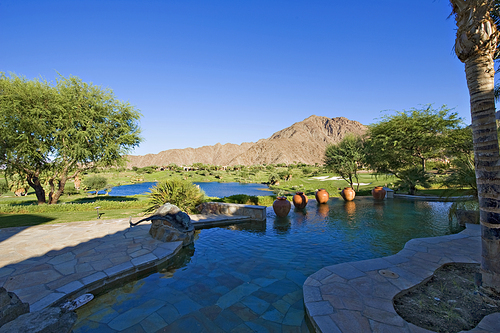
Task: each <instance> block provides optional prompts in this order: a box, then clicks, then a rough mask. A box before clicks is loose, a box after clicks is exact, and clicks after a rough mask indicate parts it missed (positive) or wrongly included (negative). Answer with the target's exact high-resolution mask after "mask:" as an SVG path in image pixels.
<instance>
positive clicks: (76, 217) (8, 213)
mask: <svg viewBox="0 0 500 333" xmlns="http://www.w3.org/2000/svg"><path fill="white" fill-rule="evenodd" d="M285 171H286V172H289V170H288V169H287V168H284V167H281V168H278V167H276V168H274V169H272V170H266V169H263V170H259V169H258V168H249V169H248V170H244V171H241V170H234V171H233V170H231V171H208V170H201V171H189V172H184V171H177V172H176V171H156V172H151V173H143V174H139V173H137V172H134V171H130V170H128V171H122V172H116V171H108V172H100V173H99V175H101V176H104V177H106V178H107V179H108V183H109V185H110V186H118V185H125V184H131V183H133V182H135V181H141V182H143V181H144V182H148V181H149V182H154V181H161V180H164V179H169V178H174V177H175V178H181V179H187V180H190V181H192V182H213V181H223V182H253V183H267V181H268V179H269V175H270V174H271V173H272V172H275V173H279V172H285ZM308 171H309V172H307V173H304V171H303V169H298V168H296V169H292V170H291V174H292V179H291V180H289V181H283V180H280V184H279V185H275V186H270V188H271V190H272V192H269V195H270V196H267V197H258V198H257V197H253V198H245V197H244V196H240V197H238V196H234V197H231V198H228V199H223V200H221V201H226V202H239V203H254V204H255V203H258V204H260V205H265V206H270V205H272V202H273V200H274V198H275V196H276V195H277V194H284V195H286V196H287V197H288V198H289V199H291V197H292V196H293V194H294V193H295V192H297V191H302V192H304V193H305V194H306V195H307V196H308V197H310V198H313V197H314V194H315V192H316V190H318V189H320V188H324V189H326V190H327V191H328V192H329V194H330V196H331V197H338V196H340V191H341V190H342V189H343V188H344V187H346V186H348V183H347V182H346V181H344V180H324V181H322V180H320V179H315V178H314V177H329V178H331V177H334V176H335V175H333V174H331V173H327V172H324V170H323V169H322V168H320V167H310V168H309V169H308ZM93 175H95V174H88V175H82V177H83V178H84V179H85V177H90V176H93ZM395 180H396V179H395V177H385V176H378V177H376V176H375V175H372V174H369V173H360V174H359V182H360V183H362V184H363V185H360V187H359V190H358V191H357V195H358V196H361V195H371V190H372V189H373V188H374V187H375V186H386V185H387V186H389V187H392V185H393V183H394V181H395ZM69 185H70V186H69V187H68V188H71V187H72V186H73V184H72V183H69ZM71 192H72V191H69V190H68V193H71ZM47 193H48V189H47ZM77 193H78V192H77ZM449 193H452V194H451V195H460V192H459V191H456V190H454V191H452V190H449V189H442V188H437V187H436V188H432V189H427V190H426V189H420V190H419V191H418V194H423V195H436V196H445V195H446V194H449ZM147 199H148V197H147V196H146V195H136V196H130V197H111V196H106V195H99V196H94V195H88V194H87V193H84V192H83V191H80V192H79V193H78V194H72V195H67V194H63V195H62V196H61V198H60V200H59V203H58V204H57V205H37V200H36V196H35V194H34V192H33V191H30V192H28V195H27V196H24V197H15V196H14V194H13V193H6V194H4V195H2V196H0V228H6V227H15V226H30V225H38V224H47V223H63V222H75V221H89V220H94V219H97V212H96V209H95V207H97V206H98V207H101V208H100V209H99V213H101V214H102V215H101V218H102V219H116V218H128V217H129V216H133V217H135V216H141V215H142V212H143V211H144V210H145V209H146V207H147V205H148V201H147ZM206 200H214V198H207V199H206Z"/></svg>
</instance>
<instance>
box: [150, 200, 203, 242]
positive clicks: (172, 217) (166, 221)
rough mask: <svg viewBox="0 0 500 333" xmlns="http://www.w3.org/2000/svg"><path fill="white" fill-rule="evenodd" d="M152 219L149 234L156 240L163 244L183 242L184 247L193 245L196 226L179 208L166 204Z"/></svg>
mask: <svg viewBox="0 0 500 333" xmlns="http://www.w3.org/2000/svg"><path fill="white" fill-rule="evenodd" d="M155 217H157V218H155ZM150 219H151V228H150V229H149V234H150V235H151V237H153V238H154V239H157V240H160V241H162V242H175V241H182V245H183V246H186V245H189V244H191V243H193V241H194V226H193V224H192V223H191V218H190V217H189V215H188V214H186V213H184V212H183V211H181V210H180V209H179V207H177V206H175V205H172V204H170V203H166V204H164V205H163V206H161V207H160V208H158V209H157V210H156V213H155V214H154V215H153V216H151V217H150Z"/></svg>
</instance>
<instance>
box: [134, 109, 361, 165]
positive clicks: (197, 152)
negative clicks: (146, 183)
mask: <svg viewBox="0 0 500 333" xmlns="http://www.w3.org/2000/svg"><path fill="white" fill-rule="evenodd" d="M365 132H366V126H364V125H362V124H361V123H359V122H357V121H353V120H349V119H347V118H344V117H337V118H328V117H319V116H314V115H313V116H310V117H309V118H307V119H305V120H303V121H301V122H298V123H295V124H293V125H292V126H290V127H287V128H285V129H283V130H281V131H278V132H276V133H274V134H273V135H271V137H269V138H267V139H261V140H259V141H258V142H256V143H249V142H244V143H242V144H241V145H236V144H230V143H228V144H225V145H221V144H220V143H218V144H216V145H214V146H204V147H200V148H196V149H194V148H186V149H171V150H165V151H162V152H160V153H158V154H148V155H144V156H131V155H130V156H128V159H129V163H128V165H127V166H128V167H129V168H131V167H132V166H137V167H145V166H149V165H158V166H166V165H168V164H170V163H175V164H177V165H179V166H180V165H192V164H193V163H204V164H212V165H237V164H242V165H253V164H277V163H286V164H289V163H293V162H301V163H306V164H315V163H320V164H321V163H323V155H324V153H325V149H326V147H327V146H328V144H332V143H338V142H339V141H341V140H342V139H343V138H344V137H345V136H346V135H347V134H349V133H353V134H355V135H362V134H364V133H365Z"/></svg>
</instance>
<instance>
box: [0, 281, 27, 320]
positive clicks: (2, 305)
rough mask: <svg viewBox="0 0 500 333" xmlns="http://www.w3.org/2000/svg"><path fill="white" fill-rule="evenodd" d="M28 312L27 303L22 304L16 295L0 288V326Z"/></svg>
mask: <svg viewBox="0 0 500 333" xmlns="http://www.w3.org/2000/svg"><path fill="white" fill-rule="evenodd" d="M27 312H30V306H29V304H28V303H23V302H21V300H20V299H19V297H17V295H16V294H14V293H11V292H7V290H5V288H0V326H3V325H4V324H6V323H8V322H9V321H12V320H14V319H16V318H17V317H19V316H20V315H22V314H25V313H27Z"/></svg>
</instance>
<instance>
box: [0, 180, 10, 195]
mask: <svg viewBox="0 0 500 333" xmlns="http://www.w3.org/2000/svg"><path fill="white" fill-rule="evenodd" d="M7 192H9V183H8V182H7V180H0V195H2V194H4V193H7Z"/></svg>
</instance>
